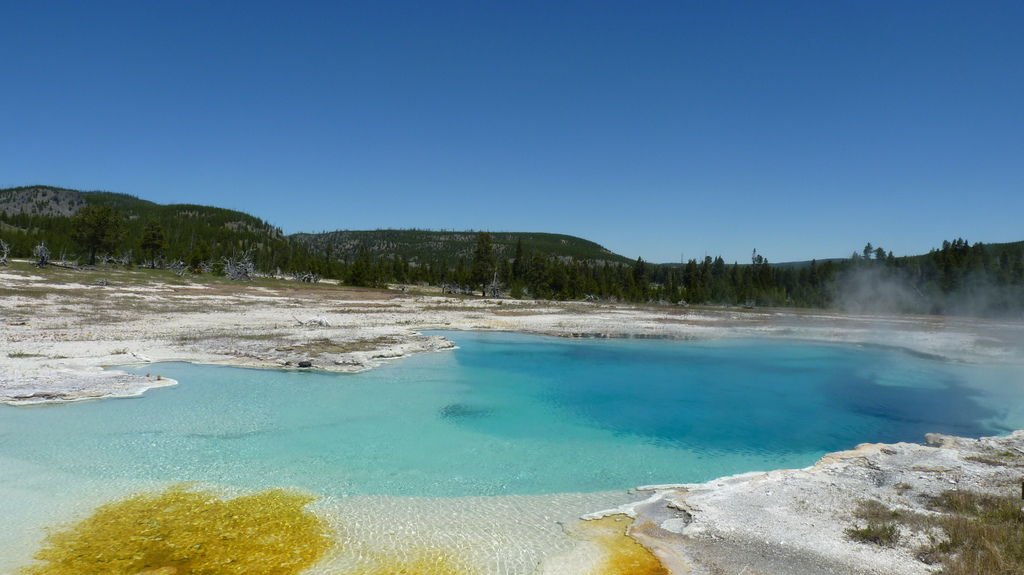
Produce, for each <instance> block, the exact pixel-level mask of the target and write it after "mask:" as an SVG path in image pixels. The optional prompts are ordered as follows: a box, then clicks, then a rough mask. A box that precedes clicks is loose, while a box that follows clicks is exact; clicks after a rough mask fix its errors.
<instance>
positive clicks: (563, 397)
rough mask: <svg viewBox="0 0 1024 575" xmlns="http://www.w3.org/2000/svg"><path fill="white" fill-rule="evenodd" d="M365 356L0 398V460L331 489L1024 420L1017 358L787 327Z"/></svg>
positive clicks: (627, 474) (627, 479) (767, 464)
mask: <svg viewBox="0 0 1024 575" xmlns="http://www.w3.org/2000/svg"><path fill="white" fill-rule="evenodd" d="M446 335H448V336H449V337H450V338H451V339H453V340H454V341H456V343H458V344H459V346H460V349H458V350H456V351H454V352H442V353H436V354H426V355H420V356H416V357H412V358H408V359H404V360H401V361H396V362H394V363H392V364H390V365H387V366H385V367H383V368H380V369H378V370H375V371H372V372H368V373H363V374H357V375H333V374H322V373H299V372H283V371H269V370H267V371H265V370H246V369H236V368H225V367H211V366H197V365H190V364H159V365H150V366H145V367H142V368H132V369H134V370H136V371H140V372H148V373H153V374H156V373H159V374H161V375H164V376H166V377H171V378H174V379H177V380H179V381H180V382H181V384H180V385H179V386H176V387H172V388H166V389H158V390H152V391H150V392H148V393H147V394H146V395H145V396H144V397H142V398H138V399H130V400H107V401H96V402H86V403H78V404H67V405H55V406H41V407H32V408H13V407H0V462H2V461H4V460H7V461H17V462H21V463H30V464H32V467H33V469H36V470H50V471H53V472H61V473H71V474H74V475H75V476H77V477H81V478H84V479H90V480H101V481H102V480H105V479H110V480H118V481H124V480H136V481H149V480H156V481H204V482H216V483H224V484H228V485H235V486H239V487H247V488H248V487H264V486H293V487H300V488H304V489H308V490H311V491H314V492H317V493H322V494H325V495H348V494H366V493H379V494H390V495H422V496H458V495H489V494H519V493H556V492H579V491H601V490H608V489H622V488H629V487H633V486H636V485H642V484H650V483H676V482H691V481H701V480H706V479H710V478H712V477H716V476H720V475H724V474H731V473H738V472H744V471H752V470H758V469H767V468H777V467H799V466H805V465H809V464H811V463H813V462H814V461H815V460H816V459H817V458H818V457H820V456H821V455H822V454H823V453H825V452H827V451H834V450H838V449H847V448H850V447H853V446H854V445H856V444H857V443H861V442H865V441H885V442H892V441H920V440H921V439H922V438H923V435H924V434H925V433H927V432H933V431H936V432H944V433H955V434H961V435H969V436H980V435H989V434H999V433H1003V432H1006V431H1008V430H1010V429H1012V428H1015V427H1022V423H1024V417H1022V414H1021V411H1022V410H1021V408H1020V407H1018V406H1020V405H1021V404H1022V403H1024V402H1021V397H1022V395H1024V394H1022V392H1021V390H1024V387H1022V385H1024V376H1022V370H1021V369H1020V366H1002V367H986V366H975V365H963V364H954V363H949V362H944V361H939V360H935V359H929V358H924V357H920V356H915V355H912V354H909V353H905V352H901V351H899V350H890V349H882V348H862V347H854V346H842V345H823V344H809V343H802V342H794V341H778V340H725V341H706V342H674V341H651V340H635V341H632V340H626V341H622V340H619V341H616V340H561V339H554V338H545V337H536V336H525V335H515V334H503V333H471V332H456V333H448V334H446Z"/></svg>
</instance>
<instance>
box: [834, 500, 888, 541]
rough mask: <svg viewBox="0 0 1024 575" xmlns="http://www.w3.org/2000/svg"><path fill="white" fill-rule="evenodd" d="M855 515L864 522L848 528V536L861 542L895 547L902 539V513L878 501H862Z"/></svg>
mask: <svg viewBox="0 0 1024 575" xmlns="http://www.w3.org/2000/svg"><path fill="white" fill-rule="evenodd" d="M854 515H855V516H856V517H857V519H860V520H861V521H863V522H864V523H863V524H862V525H860V526H858V525H854V526H853V527H849V528H847V529H846V536H847V537H849V538H850V539H852V540H854V541H859V542H861V543H871V544H874V545H881V546H883V547H894V546H895V545H896V543H898V542H899V540H900V529H899V526H898V525H897V520H899V519H900V514H899V513H897V512H896V511H893V510H892V509H889V508H888V507H886V506H885V505H882V504H881V503H879V502H878V501H873V500H867V501H861V502H860V505H859V506H858V508H857V511H856V513H854Z"/></svg>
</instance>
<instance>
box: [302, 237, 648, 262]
mask: <svg viewBox="0 0 1024 575" xmlns="http://www.w3.org/2000/svg"><path fill="white" fill-rule="evenodd" d="M478 233H479V232H475V231H435V230H415V229H412V230H409V229H406V230H400V229H383V230H337V231H333V232H323V233H319V234H308V233H300V234H292V235H291V236H289V238H290V239H292V240H294V241H296V242H299V243H301V244H303V245H306V246H308V247H309V249H311V250H312V251H313V252H314V253H317V254H319V255H324V254H325V253H327V251H328V250H330V252H331V253H332V255H333V257H339V258H352V257H354V256H355V254H356V253H357V252H358V251H359V250H360V249H367V250H369V251H370V254H371V255H372V256H382V255H388V256H398V257H401V258H402V259H405V260H407V261H410V262H444V263H446V264H449V265H454V264H456V263H457V262H458V260H459V259H463V260H465V261H468V260H469V259H470V258H472V255H473V248H474V246H475V245H476V238H477V234H478ZM490 234H491V238H492V242H493V244H494V250H495V252H496V254H497V255H498V256H499V257H505V258H511V257H513V256H514V255H515V252H516V246H517V245H518V244H519V243H520V242H521V243H522V248H523V251H524V252H525V253H536V254H542V255H545V256H555V257H561V258H574V259H577V260H591V261H600V262H606V263H631V262H632V260H631V259H629V258H627V257H625V256H622V255H619V254H616V253H614V252H612V251H611V250H608V249H607V248H605V247H604V246H601V245H600V244H597V243H595V242H592V241H590V240H585V239H583V238H578V237H575V236H569V235H564V234H551V233H541V232H490Z"/></svg>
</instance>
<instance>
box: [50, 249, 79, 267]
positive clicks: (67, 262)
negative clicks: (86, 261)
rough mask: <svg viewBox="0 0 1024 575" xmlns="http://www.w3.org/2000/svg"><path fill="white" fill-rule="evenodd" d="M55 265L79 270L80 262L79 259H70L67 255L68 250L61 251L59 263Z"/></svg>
mask: <svg viewBox="0 0 1024 575" xmlns="http://www.w3.org/2000/svg"><path fill="white" fill-rule="evenodd" d="M54 265H57V266H60V267H65V268H77V267H78V260H77V259H74V260H72V259H69V258H68V255H67V250H61V251H60V257H58V258H57V261H56V262H54Z"/></svg>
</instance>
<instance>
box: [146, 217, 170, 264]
mask: <svg viewBox="0 0 1024 575" xmlns="http://www.w3.org/2000/svg"><path fill="white" fill-rule="evenodd" d="M165 244H166V240H165V238H164V228H163V226H161V225H160V222H158V221H156V220H150V221H149V222H148V223H146V229H144V230H143V231H142V252H143V253H144V254H146V256H147V257H148V258H149V267H150V268H151V269H154V268H156V260H157V258H159V257H160V256H161V255H163V251H164V246H165Z"/></svg>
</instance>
